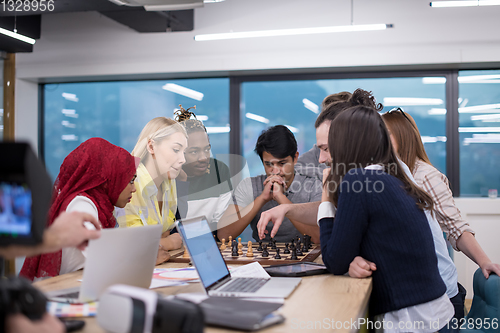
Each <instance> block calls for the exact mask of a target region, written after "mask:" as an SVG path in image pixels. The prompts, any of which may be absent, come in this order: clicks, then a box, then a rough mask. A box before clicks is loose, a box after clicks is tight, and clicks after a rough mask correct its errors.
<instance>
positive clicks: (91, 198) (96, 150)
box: [20, 138, 136, 280]
mask: <svg viewBox="0 0 500 333" xmlns="http://www.w3.org/2000/svg"><path fill="white" fill-rule="evenodd" d="M135 172H136V163H135V159H134V157H132V155H130V153H129V152H127V151H126V150H125V149H123V148H120V147H118V146H115V145H113V144H111V143H109V142H108V141H106V140H104V139H101V138H91V139H89V140H87V141H85V142H83V143H82V144H81V145H79V146H78V147H77V148H76V149H75V150H73V151H72V152H71V153H69V155H68V156H67V157H66V158H65V159H64V162H63V163H62V165H61V168H60V171H59V175H58V176H57V179H56V181H55V183H54V193H53V195H52V206H51V207H50V210H49V219H48V224H47V226H49V225H51V224H52V223H53V221H54V220H55V218H56V217H57V216H59V214H61V213H62V212H64V211H67V212H71V211H80V212H85V213H90V214H91V215H93V216H94V217H95V218H97V219H98V220H99V221H100V222H101V225H102V227H103V228H114V227H115V224H116V220H115V218H114V217H113V210H114V207H115V206H117V207H121V208H123V207H125V205H126V204H127V203H128V202H129V201H130V198H131V197H132V193H134V192H135V186H134V179H135ZM84 263H85V256H84V253H82V251H80V250H79V249H75V248H65V249H62V250H61V251H58V252H54V253H48V254H42V255H39V256H35V257H31V258H26V260H25V262H24V265H23V268H22V269H21V273H20V275H21V276H24V277H26V278H28V279H30V280H33V278H35V277H37V278H38V277H46V276H56V275H59V274H65V273H69V272H73V271H76V270H78V269H80V268H83V266H84Z"/></svg>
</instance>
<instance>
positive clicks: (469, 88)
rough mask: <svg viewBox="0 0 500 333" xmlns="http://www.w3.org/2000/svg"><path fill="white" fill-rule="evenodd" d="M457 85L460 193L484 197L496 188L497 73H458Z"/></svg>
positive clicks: (499, 183) (499, 141)
mask: <svg viewBox="0 0 500 333" xmlns="http://www.w3.org/2000/svg"><path fill="white" fill-rule="evenodd" d="M458 83H459V96H460V98H459V108H458V112H459V137H460V194H461V195H464V196H487V195H488V191H489V190H490V189H500V173H499V172H498V166H499V165H500V70H496V71H460V72H459V77H458ZM492 192H493V191H492Z"/></svg>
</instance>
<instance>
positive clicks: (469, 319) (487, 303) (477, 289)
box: [460, 268, 500, 333]
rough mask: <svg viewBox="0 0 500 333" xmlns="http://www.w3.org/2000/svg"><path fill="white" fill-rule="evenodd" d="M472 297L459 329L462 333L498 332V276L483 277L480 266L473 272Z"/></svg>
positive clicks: (499, 296)
mask: <svg viewBox="0 0 500 333" xmlns="http://www.w3.org/2000/svg"><path fill="white" fill-rule="evenodd" d="M473 286H474V298H473V299H472V306H471V308H470V311H469V313H468V314H467V316H466V317H465V319H466V322H465V324H464V325H463V326H462V327H465V328H466V329H462V330H460V332H461V333H462V332H464V333H473V332H475V333H479V332H500V277H499V276H498V275H495V274H490V277H489V278H488V280H486V279H485V278H484V275H483V272H482V271H481V268H478V269H477V270H476V272H475V273H474V281H473Z"/></svg>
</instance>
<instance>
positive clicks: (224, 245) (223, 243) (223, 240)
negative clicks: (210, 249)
mask: <svg viewBox="0 0 500 333" xmlns="http://www.w3.org/2000/svg"><path fill="white" fill-rule="evenodd" d="M225 249H226V239H225V238H222V245H221V246H220V250H221V251H224V250H225Z"/></svg>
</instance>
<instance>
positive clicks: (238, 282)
mask: <svg viewBox="0 0 500 333" xmlns="http://www.w3.org/2000/svg"><path fill="white" fill-rule="evenodd" d="M267 281H268V280H266V279H256V278H237V279H233V280H232V281H231V283H229V284H227V285H225V286H223V287H222V288H220V289H219V291H226V292H235V291H236V292H245V293H253V292H255V291H257V290H259V289H260V287H262V286H263V285H264V284H265V283H266V282H267Z"/></svg>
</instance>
